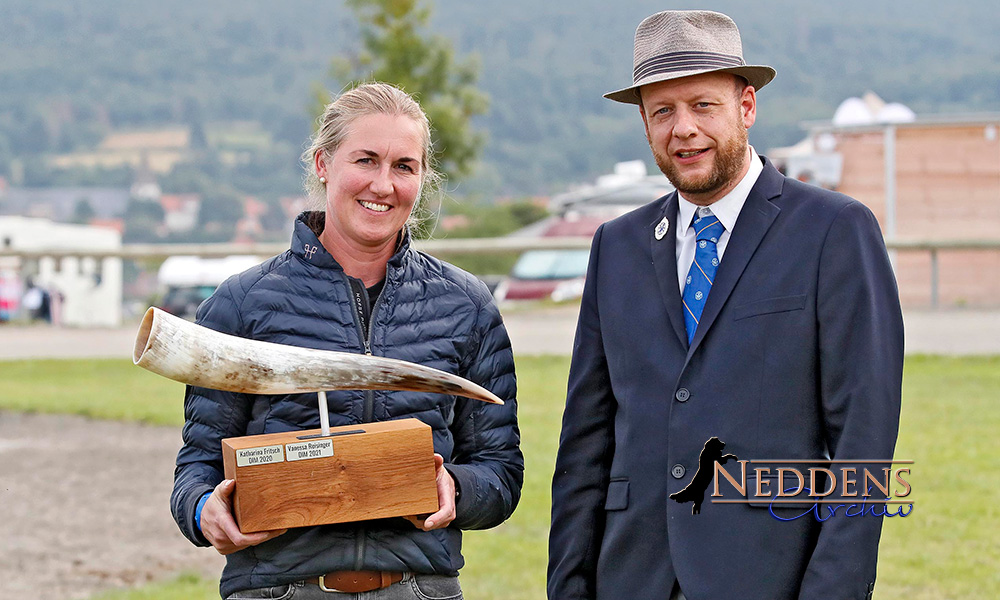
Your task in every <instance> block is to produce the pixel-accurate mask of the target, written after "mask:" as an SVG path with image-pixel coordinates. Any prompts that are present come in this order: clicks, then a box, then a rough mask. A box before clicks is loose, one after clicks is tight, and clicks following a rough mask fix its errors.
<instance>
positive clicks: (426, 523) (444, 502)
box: [202, 454, 455, 531]
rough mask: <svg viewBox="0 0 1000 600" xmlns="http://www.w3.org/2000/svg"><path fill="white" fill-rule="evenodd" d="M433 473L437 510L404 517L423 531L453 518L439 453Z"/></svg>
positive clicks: (449, 483)
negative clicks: (428, 513)
mask: <svg viewBox="0 0 1000 600" xmlns="http://www.w3.org/2000/svg"><path fill="white" fill-rule="evenodd" d="M434 474H435V479H436V480H437V493H438V507H439V508H438V511H437V512H436V513H434V514H433V515H431V516H429V517H427V518H426V519H421V518H420V517H406V520H407V521H409V522H410V523H413V525H414V526H415V527H416V528H417V529H423V530H424V531H430V530H432V529H441V528H443V527H447V526H448V525H449V524H450V523H451V522H452V521H454V520H455V480H454V479H452V478H451V473H449V472H448V470H447V469H445V468H444V457H442V456H441V455H440V454H435V455H434ZM205 507H206V508H207V507H208V505H207V504H206V505H205ZM202 514H204V513H202Z"/></svg>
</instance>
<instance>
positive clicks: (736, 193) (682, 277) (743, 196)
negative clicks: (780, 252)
mask: <svg viewBox="0 0 1000 600" xmlns="http://www.w3.org/2000/svg"><path fill="white" fill-rule="evenodd" d="M763 170H764V164H763V163H762V162H761V161H760V157H758V156H757V152H756V151H754V149H753V146H750V169H749V170H748V171H747V174H746V175H744V176H743V179H742V180H740V182H739V183H738V184H737V185H736V187H734V188H733V189H732V191H730V192H729V193H728V194H726V195H725V196H723V197H722V198H719V199H718V200H716V201H715V202H713V203H712V204H711V205H710V206H709V207H708V208H710V209H712V214H713V215H715V216H716V217H718V218H719V222H720V223H722V226H723V227H724V228H725V230H724V231H723V232H722V235H721V236H719V243H718V244H716V249H717V250H718V253H719V264H720V265H721V264H722V255H723V254H724V253H725V252H726V246H727V245H729V235H730V233H731V232H732V231H733V227H735V226H736V219H738V218H739V216H740V211H741V210H743V204H745V203H746V201H747V196H749V195H750V190H751V189H752V188H753V186H754V184H755V183H757V178H758V177H759V176H760V174H761V172H762V171H763ZM677 200H678V202H679V204H680V206H679V207H678V213H677V284H678V285H679V286H680V290H681V296H683V295H684V283H685V281H687V276H688V271H690V270H691V263H692V262H693V261H694V244H695V241H697V240H696V239H695V232H694V227H692V226H691V221H693V220H694V213H695V211H696V210H697V209H698V208H701V207H699V206H698V205H697V204H692V203H691V202H688V201H687V200H685V199H684V196H682V195H681V193H680V192H678V193H677Z"/></svg>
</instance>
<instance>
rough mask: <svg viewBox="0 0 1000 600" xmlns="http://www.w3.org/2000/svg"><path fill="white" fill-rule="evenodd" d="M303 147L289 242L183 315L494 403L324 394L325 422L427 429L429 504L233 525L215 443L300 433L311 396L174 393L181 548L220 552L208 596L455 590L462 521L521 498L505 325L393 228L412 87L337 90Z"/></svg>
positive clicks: (400, 202)
mask: <svg viewBox="0 0 1000 600" xmlns="http://www.w3.org/2000/svg"><path fill="white" fill-rule="evenodd" d="M303 159H304V160H303V162H304V163H306V165H307V172H308V176H307V188H308V189H309V192H310V195H312V196H314V197H316V196H319V197H321V198H324V199H325V208H326V210H325V211H324V212H306V213H303V214H301V215H299V217H298V218H297V220H296V222H295V231H294V234H293V236H292V245H291V249H290V250H288V251H286V252H285V253H284V254H281V255H279V256H276V257H274V258H272V259H270V260H268V261H267V262H265V263H263V264H261V265H259V266H257V267H254V268H252V269H250V270H248V271H246V272H244V273H241V274H240V275H237V276H234V277H232V278H230V279H229V280H228V281H226V282H225V283H223V284H222V285H221V286H220V287H219V289H218V290H217V291H216V292H215V294H214V295H213V296H212V297H211V298H209V299H208V300H206V301H205V303H204V304H203V305H202V306H201V307H200V309H199V310H198V322H199V323H201V324H202V325H205V326H207V327H210V328H212V329H216V330H219V331H224V332H226V333H231V334H234V335H238V336H242V337H247V338H253V339H259V340H266V341H269V342H276V343H280V344H289V345H295V346H303V347H310V348H317V349H324V350H338V351H344V352H358V353H366V354H374V355H377V356H387V357H391V358H398V359H403V360H409V361H411V362H417V363H420V364H424V365H427V366H431V367H435V368H438V369H441V370H444V371H448V372H451V373H456V374H458V375H461V376H463V377H466V378H467V379H470V380H472V381H474V382H476V383H478V384H480V385H482V386H484V387H486V388H488V389H490V390H491V391H492V392H493V393H495V394H497V395H498V396H499V397H500V398H502V399H504V400H505V402H506V404H505V405H503V406H499V405H491V404H486V403H483V402H479V401H476V400H468V399H464V398H457V397H454V396H444V395H441V394H430V393H422V392H383V391H341V392H328V393H327V398H328V404H329V408H330V422H331V425H349V424H354V423H361V422H370V421H382V420H389V419H396V418H402V417H415V418H418V419H420V420H422V421H423V422H425V423H427V424H428V425H430V426H431V428H432V430H433V435H434V448H435V452H436V456H435V461H436V465H437V486H438V501H439V502H438V503H439V506H440V510H439V511H438V512H436V513H434V514H432V515H430V516H428V517H427V518H426V519H423V520H421V519H418V518H415V517H414V518H410V519H408V520H409V522H407V520H404V519H384V520H378V521H367V522H362V523H348V524H341V525H326V526H318V527H305V528H296V529H290V530H285V531H272V532H262V533H254V534H249V535H243V534H242V533H240V531H239V529H238V528H237V526H236V523H235V522H234V520H233V517H232V513H231V504H230V502H231V495H232V491H233V482H232V481H229V480H227V481H223V475H222V471H223V467H222V456H221V440H222V438H225V437H231V436H241V435H254V434H261V433H271V432H279V431H289V430H294V429H307V428H316V427H318V426H319V416H318V414H317V411H316V408H315V402H316V396H315V395H314V394H308V395H304V394H300V395H289V396H248V395H244V394H233V393H227V392H219V391H215V390H208V389H202V388H189V389H188V392H187V397H186V399H185V418H186V421H187V422H186V423H185V426H184V446H183V448H182V449H181V451H180V453H179V454H178V457H177V470H176V473H175V478H174V492H173V496H172V498H171V508H172V511H173V514H174V518H175V519H176V520H177V523H178V524H179V526H180V528H181V531H182V532H183V533H184V534H185V535H186V536H187V537H188V538H189V539H190V540H191V541H192V542H194V543H195V544H198V545H203V546H207V545H212V546H214V547H215V548H216V549H217V550H218V551H219V552H220V553H222V554H226V555H227V563H226V567H225V569H224V571H223V574H222V580H221V584H220V591H221V593H222V596H223V597H228V598H291V597H294V598H336V597H343V598H347V597H356V596H352V595H351V594H352V593H353V594H357V593H361V592H364V591H368V592H370V593H367V594H366V595H365V596H364V597H365V598H386V599H388V598H393V599H395V598H461V597H462V594H461V589H460V587H459V584H458V578H457V575H458V570H459V569H460V568H461V567H462V565H463V564H464V560H463V558H462V555H461V541H462V534H461V530H462V529H480V528H487V527H493V526H495V525H497V524H499V523H501V522H503V521H504V520H505V519H506V518H507V517H509V516H510V514H511V513H512V512H513V510H514V507H515V506H516V505H517V501H518V498H519V497H520V488H521V482H522V473H523V468H524V461H523V458H522V456H521V453H520V450H519V448H518V444H519V433H518V429H517V418H516V401H515V395H516V390H515V380H514V364H513V357H512V354H511V349H510V342H509V340H508V338H507V333H506V331H505V329H504V327H503V323H502V320H501V318H500V314H499V312H498V310H497V308H496V306H495V304H494V303H493V301H492V298H491V297H490V294H489V291H488V290H487V288H486V286H485V285H483V284H482V283H481V282H480V281H479V280H478V279H476V278H475V277H473V276H472V275H470V274H468V273H466V272H464V271H461V270H460V269H457V268H455V267H453V266H451V265H449V264H447V263H443V262H441V261H439V260H436V259H434V258H433V257H430V256H427V255H425V254H423V253H420V252H417V251H415V250H413V249H412V248H411V247H410V235H409V233H408V230H407V227H406V222H407V220H408V219H409V218H410V216H411V214H412V212H413V208H414V206H415V205H416V204H417V203H418V200H419V198H420V195H421V191H422V190H425V189H427V188H429V187H433V185H434V183H435V179H436V174H435V173H434V171H433V169H432V167H431V165H430V160H431V147H430V129H429V125H428V122H427V117H426V115H425V114H424V112H423V110H422V109H421V108H420V106H419V105H418V104H417V103H416V102H415V101H414V100H413V99H412V98H411V97H410V96H408V95H407V94H405V93H404V92H402V91H401V90H399V89H397V88H395V87H393V86H390V85H386V84H382V83H372V84H366V85H362V86H360V87H358V88H356V89H353V90H351V91H348V92H346V93H344V94H343V95H341V96H340V97H339V98H338V99H337V100H335V101H334V102H332V103H331V104H330V105H329V106H327V108H326V111H325V113H324V115H323V117H322V119H321V123H320V128H319V130H318V131H317V133H316V135H315V136H314V139H313V141H312V146H311V147H310V148H309V149H308V150H307V151H306V153H304V154H303ZM321 576H322V579H320V577H321ZM331 582H335V583H331ZM321 587H326V588H331V587H332V588H336V589H338V590H344V591H345V592H350V593H341V594H339V595H338V593H337V592H326V591H322V590H321Z"/></svg>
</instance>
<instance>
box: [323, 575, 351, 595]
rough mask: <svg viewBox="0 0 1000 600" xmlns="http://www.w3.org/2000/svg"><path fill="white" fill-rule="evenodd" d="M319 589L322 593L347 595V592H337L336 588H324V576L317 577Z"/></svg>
mask: <svg viewBox="0 0 1000 600" xmlns="http://www.w3.org/2000/svg"><path fill="white" fill-rule="evenodd" d="M319 589H321V590H323V591H324V592H336V593H339V594H346V593H347V592H345V591H343V590H338V589H337V588H328V587H326V575H320V576H319Z"/></svg>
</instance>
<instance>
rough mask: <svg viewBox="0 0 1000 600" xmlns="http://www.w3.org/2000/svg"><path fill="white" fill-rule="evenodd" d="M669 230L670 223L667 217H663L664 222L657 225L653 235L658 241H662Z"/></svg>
mask: <svg viewBox="0 0 1000 600" xmlns="http://www.w3.org/2000/svg"><path fill="white" fill-rule="evenodd" d="M668 229H670V221H668V220H667V218H666V217H663V220H661V221H660V222H659V223H658V224H657V225H656V229H655V230H654V231H653V235H654V236H656V239H657V240H662V239H663V236H665V235H667V230H668Z"/></svg>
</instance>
